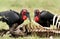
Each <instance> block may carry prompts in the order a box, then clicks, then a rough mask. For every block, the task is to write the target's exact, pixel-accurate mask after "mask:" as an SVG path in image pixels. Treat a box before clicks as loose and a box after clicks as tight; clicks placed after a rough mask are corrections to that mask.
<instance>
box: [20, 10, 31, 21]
mask: <svg viewBox="0 0 60 39" xmlns="http://www.w3.org/2000/svg"><path fill="white" fill-rule="evenodd" d="M21 14H22V19H23V20H26V19H27V18H29V20H30V21H31V19H30V14H29V12H28V11H27V10H26V9H22V11H21Z"/></svg>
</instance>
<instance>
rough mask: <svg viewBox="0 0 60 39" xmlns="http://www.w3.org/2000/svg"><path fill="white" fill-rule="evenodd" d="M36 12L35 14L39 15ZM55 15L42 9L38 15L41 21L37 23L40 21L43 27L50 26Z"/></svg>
mask: <svg viewBox="0 0 60 39" xmlns="http://www.w3.org/2000/svg"><path fill="white" fill-rule="evenodd" d="M36 14H37V13H35V16H37V15H36ZM53 17H54V14H52V13H51V12H49V11H45V10H44V11H41V12H40V14H39V15H38V18H39V21H38V22H37V23H39V24H40V25H42V26H43V27H50V25H51V24H53ZM56 19H57V18H56Z"/></svg>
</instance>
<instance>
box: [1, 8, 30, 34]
mask: <svg viewBox="0 0 60 39" xmlns="http://www.w3.org/2000/svg"><path fill="white" fill-rule="evenodd" d="M0 16H1V18H0V21H3V22H6V23H7V24H8V26H9V30H10V32H11V33H13V31H14V30H15V28H16V27H18V25H20V24H22V23H23V22H24V20H26V19H27V18H29V20H30V15H29V12H28V11H27V10H26V9H22V10H21V12H20V14H19V13H18V12H16V11H13V10H9V11H3V12H0Z"/></svg>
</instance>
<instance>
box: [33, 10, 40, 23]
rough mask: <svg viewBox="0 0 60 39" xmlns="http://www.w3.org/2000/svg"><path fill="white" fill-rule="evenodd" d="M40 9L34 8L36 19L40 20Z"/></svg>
mask: <svg viewBox="0 0 60 39" xmlns="http://www.w3.org/2000/svg"><path fill="white" fill-rule="evenodd" d="M39 18H40V11H39V10H38V9H36V10H34V21H35V22H39Z"/></svg>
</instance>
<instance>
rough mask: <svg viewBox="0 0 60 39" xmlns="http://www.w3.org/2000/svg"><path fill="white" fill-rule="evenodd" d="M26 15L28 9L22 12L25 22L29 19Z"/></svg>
mask: <svg viewBox="0 0 60 39" xmlns="http://www.w3.org/2000/svg"><path fill="white" fill-rule="evenodd" d="M26 13H27V10H26V9H23V10H22V19H23V20H26V19H27V16H26Z"/></svg>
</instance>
